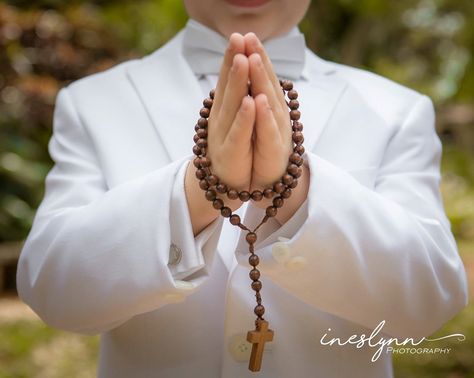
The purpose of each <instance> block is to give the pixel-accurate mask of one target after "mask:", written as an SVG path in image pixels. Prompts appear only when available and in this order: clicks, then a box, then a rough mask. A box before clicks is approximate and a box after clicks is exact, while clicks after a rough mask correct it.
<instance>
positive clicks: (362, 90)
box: [317, 57, 432, 123]
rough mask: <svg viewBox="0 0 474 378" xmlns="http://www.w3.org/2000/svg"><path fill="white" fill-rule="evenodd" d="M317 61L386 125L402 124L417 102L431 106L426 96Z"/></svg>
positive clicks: (383, 79) (354, 69) (368, 74)
mask: <svg viewBox="0 0 474 378" xmlns="http://www.w3.org/2000/svg"><path fill="white" fill-rule="evenodd" d="M317 59H318V60H319V61H320V62H321V61H322V62H323V63H320V64H324V66H325V67H326V68H325V69H326V72H328V75H332V76H334V77H335V78H337V79H339V80H343V81H345V82H346V83H347V85H348V88H349V90H350V91H352V92H354V93H356V94H357V95H358V96H360V97H361V98H362V99H363V100H364V101H365V103H366V104H367V105H368V106H369V107H371V108H372V109H373V110H374V111H375V112H376V113H378V114H379V115H380V116H381V117H382V118H383V119H385V120H386V121H387V122H388V123H400V122H402V121H403V120H404V119H405V118H406V116H407V114H408V113H409V112H410V111H411V109H412V108H413V107H414V106H415V104H417V103H418V102H419V101H420V100H422V99H425V100H428V102H432V101H431V99H429V98H428V97H427V96H426V95H424V94H422V93H420V92H418V91H416V90H414V89H412V88H409V87H407V86H404V85H402V84H400V83H397V82H395V81H393V80H391V79H388V78H386V77H384V76H381V75H378V74H376V73H374V72H371V71H368V70H365V69H361V68H357V67H352V66H348V65H345V64H341V63H336V62H332V61H326V60H322V59H321V58H319V57H317Z"/></svg>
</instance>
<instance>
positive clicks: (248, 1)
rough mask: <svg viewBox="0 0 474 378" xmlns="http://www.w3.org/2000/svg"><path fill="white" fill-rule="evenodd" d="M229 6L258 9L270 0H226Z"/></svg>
mask: <svg viewBox="0 0 474 378" xmlns="http://www.w3.org/2000/svg"><path fill="white" fill-rule="evenodd" d="M226 1H227V2H228V3H229V4H232V5H236V6H238V7H248V8H255V7H259V6H261V5H263V4H265V3H268V2H269V1H270V0H226Z"/></svg>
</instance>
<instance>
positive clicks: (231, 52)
mask: <svg viewBox="0 0 474 378" xmlns="http://www.w3.org/2000/svg"><path fill="white" fill-rule="evenodd" d="M244 53H245V42H244V37H243V36H242V35H241V34H239V33H233V34H232V35H231V36H230V38H229V45H228V46H227V50H226V51H225V54H224V60H223V61H222V66H221V70H220V73H219V80H218V81H217V86H216V94H215V97H214V104H213V105H212V107H213V108H214V109H215V110H214V111H215V112H216V113H219V109H220V107H221V105H222V101H223V97H224V89H225V87H226V85H227V78H228V76H229V71H230V68H231V67H232V62H233V61H234V56H235V55H236V54H244Z"/></svg>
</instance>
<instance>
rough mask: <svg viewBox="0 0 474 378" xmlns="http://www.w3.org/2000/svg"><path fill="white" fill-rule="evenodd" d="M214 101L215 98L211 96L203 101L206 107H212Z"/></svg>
mask: <svg viewBox="0 0 474 378" xmlns="http://www.w3.org/2000/svg"><path fill="white" fill-rule="evenodd" d="M213 103H214V100H213V99H212V98H210V97H208V98H205V99H204V101H203V102H202V104H203V105H204V107H205V108H208V109H210V108H212V104H213Z"/></svg>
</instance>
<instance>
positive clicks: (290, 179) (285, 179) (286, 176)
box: [281, 173, 294, 186]
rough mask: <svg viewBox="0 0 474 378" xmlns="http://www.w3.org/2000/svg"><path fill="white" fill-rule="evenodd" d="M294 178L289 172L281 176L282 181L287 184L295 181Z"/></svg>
mask: <svg viewBox="0 0 474 378" xmlns="http://www.w3.org/2000/svg"><path fill="white" fill-rule="evenodd" d="M293 180H294V178H293V176H292V175H290V174H288V173H285V174H284V175H283V176H282V178H281V181H283V184H285V185H286V186H288V185H290V184H291V183H292V182H293Z"/></svg>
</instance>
